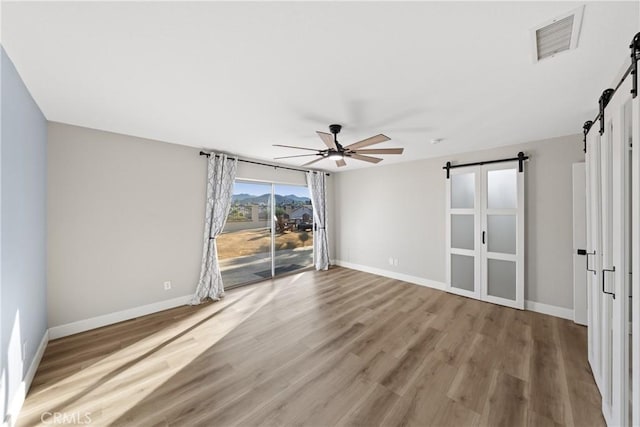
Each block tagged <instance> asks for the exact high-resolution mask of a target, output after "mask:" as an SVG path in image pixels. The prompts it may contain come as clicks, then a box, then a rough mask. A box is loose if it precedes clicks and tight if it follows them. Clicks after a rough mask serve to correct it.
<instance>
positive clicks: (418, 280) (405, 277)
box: [335, 259, 446, 291]
mask: <svg viewBox="0 0 640 427" xmlns="http://www.w3.org/2000/svg"><path fill="white" fill-rule="evenodd" d="M335 265H339V266H340V267H345V268H350V269H352V270H358V271H364V272H365V273H371V274H377V275H378V276H383V277H388V278H390V279H396V280H402V281H403V282H409V283H413V284H415V285H420V286H426V287H427V288H433V289H438V290H441V291H444V290H445V288H446V286H445V284H444V283H442V282H438V281H435V280H429V279H425V278H423V277H417V276H411V275H409V274H404V273H398V272H396V271H389V270H383V269H381V268H375V267H369V266H366V265H360V264H353V263H350V262H346V261H342V260H339V259H337V260H335Z"/></svg>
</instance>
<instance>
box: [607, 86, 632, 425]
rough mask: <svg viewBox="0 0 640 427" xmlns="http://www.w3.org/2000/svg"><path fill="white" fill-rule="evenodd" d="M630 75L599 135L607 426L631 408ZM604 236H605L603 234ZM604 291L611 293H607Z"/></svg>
mask: <svg viewBox="0 0 640 427" xmlns="http://www.w3.org/2000/svg"><path fill="white" fill-rule="evenodd" d="M630 110H631V79H627V80H625V82H624V83H623V84H622V85H621V86H620V87H619V88H618V91H617V92H616V93H615V95H614V96H613V98H612V99H611V101H610V102H609V105H608V106H607V108H606V114H605V118H606V126H605V134H604V135H603V137H604V141H603V142H605V146H606V147H607V148H606V149H607V152H608V154H607V155H608V156H609V155H610V158H611V159H610V161H609V163H610V167H611V169H610V171H608V173H607V175H608V179H610V181H611V182H610V184H609V187H610V207H609V212H608V214H610V215H611V217H610V218H609V219H607V221H606V222H605V223H604V224H605V225H606V227H605V229H608V230H606V232H605V233H603V242H604V243H605V244H606V245H605V246H604V251H603V279H602V280H603V283H602V286H603V295H604V297H605V300H606V303H605V304H606V310H608V312H607V316H605V325H607V323H608V325H607V326H608V327H609V329H608V331H609V334H610V338H609V341H608V342H609V344H610V347H609V349H608V350H606V355H607V358H610V360H609V361H608V362H609V366H608V368H609V376H610V378H609V384H610V390H609V396H608V397H609V400H608V401H606V402H603V405H605V404H606V405H607V406H606V410H607V411H609V414H610V415H609V420H610V421H611V422H610V425H628V424H629V423H630V418H629V414H630V412H631V407H630V400H629V397H630V395H631V392H632V390H631V378H630V375H629V372H630V369H631V366H630V364H631V357H630V353H629V352H630V341H629V333H630V328H629V326H630V325H629V319H630V315H631V305H630V303H629V297H630V296H631V286H630V285H631V282H630V279H631V271H632V270H631V256H632V251H631V240H630V235H631V212H630V209H631V192H630V191H631V164H630V158H631V151H630V149H631V127H630V124H631V123H630V120H631V114H630ZM607 233H609V234H610V235H609V236H607V235H606V234H607ZM610 293H613V295H611V294H610Z"/></svg>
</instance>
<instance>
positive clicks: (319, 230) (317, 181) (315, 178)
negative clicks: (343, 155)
mask: <svg viewBox="0 0 640 427" xmlns="http://www.w3.org/2000/svg"><path fill="white" fill-rule="evenodd" d="M307 185H308V186H309V193H310V194H311V204H312V205H313V216H314V219H315V224H314V230H315V236H314V237H313V250H314V253H315V258H316V260H315V265H316V270H327V269H328V268H329V242H328V240H327V228H326V227H327V222H326V217H327V206H326V199H327V189H326V175H325V174H324V173H322V172H307Z"/></svg>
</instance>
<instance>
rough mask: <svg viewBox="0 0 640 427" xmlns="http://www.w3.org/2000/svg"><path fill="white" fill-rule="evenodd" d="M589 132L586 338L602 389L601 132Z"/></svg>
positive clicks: (587, 161) (595, 374) (597, 381)
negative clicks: (600, 276)
mask: <svg viewBox="0 0 640 427" xmlns="http://www.w3.org/2000/svg"><path fill="white" fill-rule="evenodd" d="M593 126H594V128H592V129H591V131H590V132H589V133H588V134H587V154H586V174H587V194H586V200H587V258H586V269H587V307H588V318H587V326H588V329H587V337H588V353H589V364H590V365H591V371H592V372H593V376H594V379H595V381H596V384H597V385H598V388H600V389H602V386H601V384H602V369H601V363H602V362H601V360H602V357H601V352H602V346H601V344H600V341H601V332H600V329H601V321H600V318H601V315H600V311H601V307H600V299H601V295H600V294H601V290H600V287H599V281H598V279H599V273H600V257H601V253H602V251H601V249H600V229H601V226H602V223H601V220H600V209H601V202H600V187H601V182H600V134H599V133H598V131H597V129H596V128H595V127H596V126H597V124H594V125H593Z"/></svg>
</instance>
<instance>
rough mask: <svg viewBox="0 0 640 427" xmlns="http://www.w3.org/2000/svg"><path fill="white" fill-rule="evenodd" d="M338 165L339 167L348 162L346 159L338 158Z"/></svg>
mask: <svg viewBox="0 0 640 427" xmlns="http://www.w3.org/2000/svg"><path fill="white" fill-rule="evenodd" d="M336 166H338V167H339V168H341V167H343V166H347V162H345V161H344V159H340V160H336Z"/></svg>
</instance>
